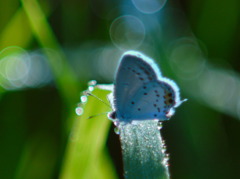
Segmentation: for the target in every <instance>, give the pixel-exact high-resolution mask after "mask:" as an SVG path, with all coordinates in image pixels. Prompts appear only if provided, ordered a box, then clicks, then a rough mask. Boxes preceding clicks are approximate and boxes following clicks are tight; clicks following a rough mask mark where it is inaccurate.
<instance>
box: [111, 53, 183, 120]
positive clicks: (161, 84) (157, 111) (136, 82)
mask: <svg viewBox="0 0 240 179" xmlns="http://www.w3.org/2000/svg"><path fill="white" fill-rule="evenodd" d="M184 101H186V100H180V94H179V88H178V86H177V85H176V83H175V82H174V81H172V80H170V79H167V78H164V77H162V75H161V72H160V70H159V68H158V66H157V64H156V63H155V62H154V61H153V60H152V59H151V58H149V57H147V56H145V55H143V54H142V53H140V52H137V51H128V52H125V53H124V54H123V55H122V57H121V60H120V64H119V66H118V70H117V73H116V77H115V82H114V89H113V102H112V103H113V109H114V111H113V112H111V113H110V115H109V116H110V118H112V119H117V120H118V121H119V122H125V123H130V122H132V121H139V120H154V119H158V120H160V121H164V120H168V119H169V118H170V117H171V116H172V115H173V114H174V112H175V108H176V107H178V106H179V105H180V104H181V103H182V102H184Z"/></svg>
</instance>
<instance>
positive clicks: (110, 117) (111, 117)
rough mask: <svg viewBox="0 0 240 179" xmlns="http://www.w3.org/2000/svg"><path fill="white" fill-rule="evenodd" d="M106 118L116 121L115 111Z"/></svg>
mask: <svg viewBox="0 0 240 179" xmlns="http://www.w3.org/2000/svg"><path fill="white" fill-rule="evenodd" d="M108 118H109V119H116V118H117V115H116V111H113V112H111V113H109V114H108Z"/></svg>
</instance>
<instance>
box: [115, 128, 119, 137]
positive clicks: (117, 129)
mask: <svg viewBox="0 0 240 179" xmlns="http://www.w3.org/2000/svg"><path fill="white" fill-rule="evenodd" d="M114 132H115V134H117V135H119V134H120V129H119V127H115V128H114Z"/></svg>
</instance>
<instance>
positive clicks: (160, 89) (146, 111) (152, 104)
mask: <svg viewBox="0 0 240 179" xmlns="http://www.w3.org/2000/svg"><path fill="white" fill-rule="evenodd" d="M175 101H176V90H175V89H174V88H172V86H171V85H170V84H168V83H166V82H164V81H159V80H156V81H151V82H149V83H148V84H145V85H144V86H143V87H142V88H139V90H138V91H137V92H136V93H135V95H134V96H133V98H132V100H131V101H129V102H128V104H126V110H127V113H126V114H127V115H128V116H126V118H127V119H129V120H130V121H132V120H146V119H160V120H167V119H168V118H169V115H168V113H169V111H170V109H174V108H173V107H174V106H175V104H176V102H175ZM172 112H174V111H172Z"/></svg>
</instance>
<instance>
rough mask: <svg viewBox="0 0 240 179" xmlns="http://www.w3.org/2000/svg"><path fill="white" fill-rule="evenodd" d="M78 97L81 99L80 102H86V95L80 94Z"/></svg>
mask: <svg viewBox="0 0 240 179" xmlns="http://www.w3.org/2000/svg"><path fill="white" fill-rule="evenodd" d="M80 99H81V102H82V103H86V102H87V96H85V95H84V96H81V98H80Z"/></svg>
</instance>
